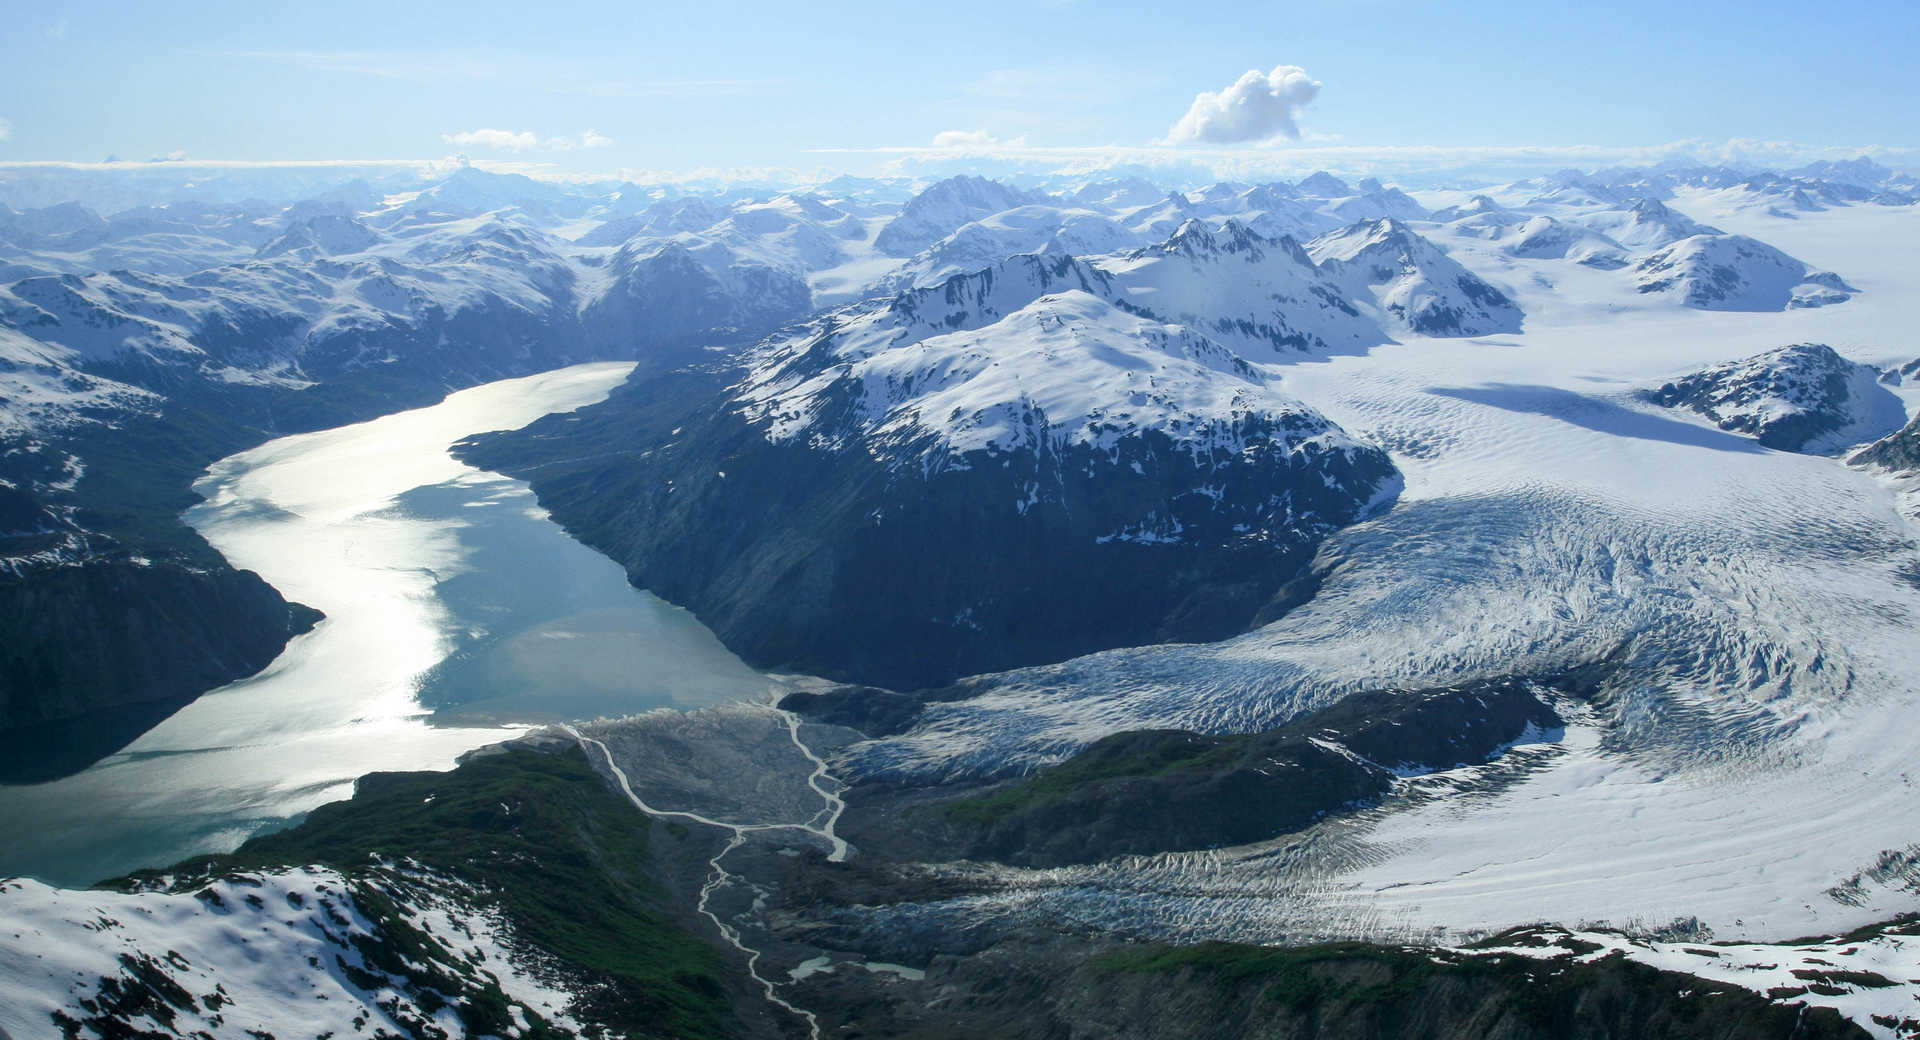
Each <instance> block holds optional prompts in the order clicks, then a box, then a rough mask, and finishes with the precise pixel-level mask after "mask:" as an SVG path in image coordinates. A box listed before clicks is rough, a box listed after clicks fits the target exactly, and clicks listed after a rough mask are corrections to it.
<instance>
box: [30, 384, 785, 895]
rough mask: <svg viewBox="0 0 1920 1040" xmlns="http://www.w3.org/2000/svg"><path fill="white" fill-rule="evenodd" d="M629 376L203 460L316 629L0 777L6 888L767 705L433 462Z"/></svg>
mask: <svg viewBox="0 0 1920 1040" xmlns="http://www.w3.org/2000/svg"><path fill="white" fill-rule="evenodd" d="M632 367H633V366H632V365H631V364H626V363H613V364H590V365H578V366H574V367H572V368H566V369H560V370H557V371H553V372H547V373H543V374H541V375H536V376H528V377H525V378H521V379H509V380H503V381H501V382H497V383H489V384H487V385H484V386H478V387H474V388H472V389H469V390H463V391H460V392H458V393H455V394H452V395H450V396H449V397H448V398H447V399H446V400H445V401H443V402H441V403H440V404H437V405H434V406H432V407H428V408H420V409H415V410H413V411H408V412H400V413H397V414H394V415H389V416H385V417H383V418H380V419H375V420H373V421H371V422H365V423H359V424H356V425H353V426H344V427H340V428H338V429H332V430H323V431H319V432H316V433H308V434H299V435H296V436H292V437H283V438H280V439H278V440H274V441H270V442H268V443H266V444H263V445H261V446H259V447H257V448H254V449H252V450H250V451H246V452H242V453H240V454H238V455H234V456H231V457H229V458H226V459H223V460H221V461H219V462H217V463H215V464H214V465H213V466H212V467H210V468H209V469H208V471H207V474H206V476H205V477H204V478H203V479H202V480H201V481H200V482H199V483H198V484H196V485H195V490H197V491H198V492H199V493H200V494H201V495H202V496H203V497H205V498H206V502H205V503H204V504H202V505H200V506H197V507H195V508H194V509H192V510H190V511H189V512H188V514H187V520H188V522H189V523H191V524H192V525H193V526H194V527H195V528H196V529H197V530H199V532H200V533H201V534H202V535H203V536H205V537H206V539H207V541H209V542H211V543H212V544H213V546H214V547H215V548H216V549H218V550H219V551H220V552H221V553H222V554H223V555H225V556H226V558H227V559H228V560H229V561H230V562H231V563H232V564H233V565H234V566H236V567H240V568H243V569H247V570H252V571H255V572H257V573H259V574H260V576H261V577H263V578H265V579H266V580H267V581H268V582H269V583H271V584H272V585H273V586H274V588H276V589H278V590H279V591H280V593H281V594H282V595H284V596H285V597H286V598H287V599H289V600H294V601H297V602H300V603H305V604H307V605H308V606H312V607H315V608H317V609H319V610H320V611H322V612H324V613H325V614H326V619H325V620H323V621H321V622H320V623H319V624H318V625H317V626H315V628H314V629H313V631H312V632H309V633H307V634H306V635H303V636H300V637H298V638H296V639H295V640H293V641H292V642H291V643H289V644H288V645H287V648H286V650H285V651H284V652H283V653H282V654H281V655H280V656H279V657H278V658H277V659H276V660H274V662H273V663H272V664H271V665H269V666H268V667H267V668H266V669H265V670H264V671H262V672H260V673H259V674H258V675H255V676H252V677H250V678H247V679H243V680H241V681H239V682H235V683H231V684H229V685H227V686H224V687H221V688H220V689H217V690H214V691H212V692H210V693H207V694H206V695H204V696H202V697H200V698H199V699H198V700H196V701H194V702H193V703H191V704H189V705H187V706H186V707H185V708H183V709H181V710H180V711H179V712H177V713H175V714H174V715H172V716H171V717H169V718H168V719H166V720H165V721H164V722H162V723H160V724H159V725H158V726H156V727H154V728H153V729H152V730H149V731H148V732H146V733H145V734H143V735H142V736H141V737H140V738H139V739H138V740H136V741H134V742H133V743H132V744H131V745H129V746H128V747H127V748H125V749H124V750H123V751H121V752H119V753H118V754H115V755H113V756H111V757H109V758H106V759H103V760H102V761H100V762H99V763H97V764H95V765H94V766H93V767H92V768H89V769H87V770H86V771H84V772H81V773H78V774H75V775H73V776H70V777H66V778H64V779H61V780H58V781H54V782H52V783H46V784H37V785H32V786H25V787H4V788H0V834H5V835H7V839H6V841H5V843H4V845H3V846H0V877H5V876H9V875H27V876H31V877H36V878H39V879H41V880H43V881H48V882H51V883H54V884H60V885H84V884H89V883H91V882H94V881H98V880H100V879H102V878H105V877H110V876H114V875H117V874H121V873H125V872H127V871H129V870H132V869H135V868H139V867H150V866H164V865H167V864H170V863H174V862H177V861H179V860H181V859H183V858H186V857H187V856H191V855H195V854H198V853H203V852H215V851H226V850H230V849H232V848H234V847H236V846H237V845H239V844H240V842H242V841H244V840H245V839H246V838H247V837H248V836H249V835H251V834H253V833H255V832H257V831H259V830H261V829H263V828H266V827H272V826H277V825H280V824H282V823H284V821H286V820H288V819H289V818H292V817H297V816H298V815H299V814H302V813H304V812H306V811H308V810H310V809H312V808H313V807H315V806H317V805H320V804H322V803H325V802H329V801H334V800H337V799H340V798H344V797H346V796H347V795H348V794H350V793H351V791H352V786H353V781H354V780H355V779H356V778H358V777H359V776H361V775H364V774H366V773H369V772H376V771H381V770H406V769H447V768H451V767H452V766H453V764H454V762H455V760H456V759H457V758H458V756H459V755H461V754H462V753H463V752H466V751H468V750H471V749H473V748H475V747H479V746H481V745H485V744H491V743H495V742H497V741H500V740H503V739H507V738H509V737H512V736H514V735H516V734H517V733H520V732H524V731H525V730H526V729H528V728H529V727H530V726H533V725H537V724H541V723H547V722H558V721H567V720H575V719H591V718H597V717H601V716H619V715H629V714H634V713H636V712H642V711H647V710H650V709H655V708H691V707H699V706H702V705H707V704H714V703H720V702H724V701H737V700H759V699H765V698H766V697H767V696H768V695H769V693H770V691H771V689H772V687H773V683H772V682H771V681H770V680H769V679H768V678H767V677H766V676H764V675H762V674H760V673H758V672H756V671H754V670H753V669H751V668H749V667H747V666H746V665H745V664H743V663H742V662H741V661H740V660H739V659H738V658H737V657H735V656H734V655H733V654H732V653H730V652H728V651H727V650H726V648H725V647H723V646H721V645H720V643H719V641H718V640H717V639H715V638H714V636H713V634H712V633H711V632H709V631H708V630H707V629H706V628H705V626H703V625H701V624H700V622H699V621H698V620H696V619H695V618H694V617H693V616H692V615H691V614H689V613H687V612H686V611H684V610H681V609H679V608H677V607H674V606H672V605H670V604H667V603H665V602H663V601H661V600H660V599H659V598H657V597H655V596H652V595H650V594H648V593H647V592H645V591H642V590H640V589H636V588H634V587H633V586H632V585H630V584H628V582H627V579H626V573H625V571H624V570H623V569H622V568H621V567H620V566H619V565H618V564H615V563H614V562H612V561H611V560H608V559H607V558H605V557H603V556H601V555H599V554H598V553H595V552H594V551H592V550H590V549H588V548H586V547H585V546H583V545H581V544H580V543H578V542H576V541H574V540H573V539H572V538H571V537H570V536H568V535H567V534H566V532H565V531H563V530H561V529H560V527H559V526H558V525H556V524H555V523H553V521H552V520H551V519H549V518H548V516H547V514H546V512H545V510H543V509H541V508H540V506H539V504H538V503H537V502H536V501H535V500H534V497H533V494H532V492H531V491H529V490H528V489H527V486H526V485H525V484H524V483H522V482H520V481H516V480H509V479H507V478H505V477H502V476H500V475H498V474H495V473H488V472H484V471H481V470H476V469H474V468H473V467H471V466H467V465H465V464H463V463H461V462H460V461H458V460H456V459H455V458H453V456H452V455H451V454H449V452H448V449H449V447H450V446H451V445H452V444H454V443H455V442H456V441H459V440H460V439H462V438H464V437H467V436H470V435H472V434H476V433H482V432H486V431H490V430H510V429H517V428H519V427H521V426H524V425H526V424H528V423H530V422H532V421H533V420H535V419H538V418H539V417H541V416H542V415H546V414H549V413H552V412H565V411H571V410H573V409H576V408H580V407H583V406H585V405H588V404H592V403H594V402H597V401H599V400H601V399H603V398H604V397H605V396H606V395H607V393H608V392H609V391H611V390H612V389H613V388H614V387H615V386H617V385H619V384H620V383H621V382H622V381H623V380H624V379H625V378H626V376H627V374H628V373H629V372H630V371H631V369H632Z"/></svg>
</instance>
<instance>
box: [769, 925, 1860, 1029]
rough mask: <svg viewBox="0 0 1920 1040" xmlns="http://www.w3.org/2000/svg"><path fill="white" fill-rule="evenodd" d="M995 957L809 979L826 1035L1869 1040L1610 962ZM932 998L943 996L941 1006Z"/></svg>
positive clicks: (1166, 954)
mask: <svg viewBox="0 0 1920 1040" xmlns="http://www.w3.org/2000/svg"><path fill="white" fill-rule="evenodd" d="M1061 945H1062V946H1063V947H1064V948H1042V949H1037V950H1032V949H1030V950H1024V951H1022V950H1006V951H1002V950H994V951H989V952H987V953H985V954H976V955H974V956H971V957H964V958H962V957H942V958H938V959H936V960H934V961H933V962H932V963H930V964H929V966H928V968H927V971H926V976H925V978H924V980H923V981H919V982H915V983H913V984H911V985H901V984H898V983H894V984H891V985H889V984H886V983H881V982H875V981H872V973H869V972H835V973H826V974H817V975H813V976H810V977H809V978H808V979H807V981H806V982H805V983H803V984H802V985H800V986H799V987H796V990H797V996H796V999H797V1000H799V1001H801V1002H802V1003H805V1004H806V1005H807V1006H809V1007H812V1008H815V1009H818V1011H819V1013H820V1014H821V1024H822V1026H823V1027H824V1028H823V1032H825V1033H827V1034H829V1035H831V1034H832V1033H833V1032H834V1031H835V1030H839V1029H848V1028H856V1029H858V1030H860V1031H861V1033H862V1034H864V1035H884V1036H909V1035H911V1036H956V1037H957V1036H994V1037H1006V1038H1010V1040H1025V1038H1032V1040H1039V1038H1042V1037H1044V1038H1048V1040H1056V1038H1069V1040H1078V1038H1091V1037H1115V1038H1123V1040H1130V1038H1138V1040H1163V1038H1192V1040H1201V1038H1208V1040H1212V1038H1224V1037H1250V1038H1261V1040H1319V1038H1326V1040H1334V1038H1339V1040H1416V1038H1417V1040H1602V1038H1605V1040H1614V1038H1619V1037H1635V1038H1640V1040H1696V1038H1697V1040H1722V1038H1725V1037H1735V1036H1738V1037H1752V1038H1756V1040H1758V1038H1777V1040H1788V1038H1794V1040H1813V1038H1841V1037H1846V1038H1855V1037H1858V1038H1865V1037H1866V1036H1867V1035H1868V1034H1867V1033H1866V1031H1865V1030H1863V1029H1861V1028H1860V1027H1859V1026H1857V1025H1855V1024H1853V1023H1851V1022H1849V1021H1847V1020H1846V1019H1844V1018H1842V1017H1841V1016H1840V1015H1839V1014H1837V1013H1835V1012H1834V1011H1833V1010H1832V1009H1831V1008H1807V1007H1805V1006H1803V1005H1799V1004H1793V1003H1773V1002H1769V1001H1768V1000H1767V998H1765V997H1763V996H1761V995H1760V994H1757V993H1753V992H1750V991H1747V990H1743V989H1740V988H1738V987H1735V986H1730V985H1726V984H1721V983H1711V982H1705V981H1703V980H1701V979H1699V978H1697V977H1695V976H1692V975H1685V974H1681V973H1679V972H1671V971H1661V970H1657V969H1655V968H1651V967H1647V966H1645V965H1641V964H1635V963H1632V962H1629V961H1624V960H1621V959H1619V958H1610V959H1605V960H1599V961H1594V962H1579V961H1572V962H1570V961H1551V962H1538V961H1533V960H1529V959H1527V958H1524V957H1516V956H1510V955H1485V956H1475V955H1467V954H1461V953H1454V952H1448V951H1438V952H1437V951H1433V950H1427V949H1419V948H1405V947H1392V946H1372V945H1363V944H1358V943H1353V944H1341V945H1330V946H1305V947H1291V948H1278V947H1262V946H1240V945H1234V944H1228V943H1205V944H1200V945H1196V946H1165V945H1156V944H1141V945H1121V946H1110V947H1107V948H1105V949H1094V950H1087V949H1085V948H1081V949H1075V948H1074V947H1073V946H1071V945H1069V944H1061ZM933 994H938V997H937V999H934V998H933V996H932V995H933Z"/></svg>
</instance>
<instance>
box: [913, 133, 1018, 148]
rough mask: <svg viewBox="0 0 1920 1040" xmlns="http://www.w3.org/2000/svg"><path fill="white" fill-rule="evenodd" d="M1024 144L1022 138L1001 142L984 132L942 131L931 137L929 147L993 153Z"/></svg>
mask: <svg viewBox="0 0 1920 1040" xmlns="http://www.w3.org/2000/svg"><path fill="white" fill-rule="evenodd" d="M1026 144H1027V139H1026V138H1024V137H1016V138H1014V139H1013V140H1011V141H1002V140H1000V139H999V138H997V137H995V136H993V135H992V134H989V133H987V132H986V131H985V130H942V131H940V132H939V133H937V134H934V135H933V144H932V145H931V147H933V148H937V149H939V150H941V151H949V152H993V151H999V150H1001V149H1005V148H1024V147H1026Z"/></svg>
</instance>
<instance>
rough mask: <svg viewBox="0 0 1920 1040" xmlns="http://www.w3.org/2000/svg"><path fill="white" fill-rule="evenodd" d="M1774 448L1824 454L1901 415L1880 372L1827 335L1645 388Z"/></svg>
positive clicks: (1891, 424) (1652, 396)
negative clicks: (1835, 345) (1829, 343)
mask: <svg viewBox="0 0 1920 1040" xmlns="http://www.w3.org/2000/svg"><path fill="white" fill-rule="evenodd" d="M1646 396H1647V399H1648V400H1650V401H1652V402H1653V403H1655V404H1658V405H1663V406H1665V407H1668V408H1685V409H1687V410H1688V411H1691V412H1695V413H1697V414H1699V415H1702V416H1704V417H1706V418H1707V419H1709V420H1711V421H1712V422H1713V424H1714V425H1716V426H1718V427H1720V428H1721V429H1723V430H1726V431H1728V432H1731V433H1741V434H1746V435H1747V436H1750V437H1752V438H1754V439H1755V440H1757V441H1759V442H1760V443H1761V444H1763V445H1765V446H1767V447H1769V448H1774V449H1777V450H1779V451H1799V452H1808V453H1812V454H1825V453H1829V452H1835V451H1839V450H1841V449H1844V448H1848V447H1851V446H1853V445H1856V444H1862V443H1865V442H1867V441H1870V440H1873V439H1874V438H1876V437H1879V436H1881V435H1882V434H1884V433H1886V432H1887V431H1889V430H1893V429H1896V428H1897V427H1899V425H1900V424H1901V423H1902V422H1903V421H1905V419H1906V410H1905V408H1904V407H1903V406H1902V405H1901V403H1900V399H1899V398H1898V397H1896V396H1894V394H1893V393H1892V392H1891V391H1889V390H1888V389H1887V388H1886V387H1884V386H1882V385H1881V384H1880V382H1879V373H1878V372H1877V371H1876V370H1874V369H1873V368H1871V367H1869V366H1867V365H1861V364H1856V363H1854V362H1852V361H1848V360H1847V359H1846V358H1843V357H1841V356H1840V355H1839V354H1838V353H1837V352H1835V351H1834V349H1833V348H1832V347H1829V346H1827V345H1826V344H1824V343H1798V344H1795V345H1793V346H1790V347H1782V348H1780V349H1779V350H1771V351H1768V352H1767V353H1765V354H1759V355H1755V356H1754V357H1750V358H1744V359H1742V360H1739V361H1730V362H1727V363H1725V364H1721V365H1715V366H1713V367H1711V368H1706V369H1702V370H1701V371H1698V372H1695V373H1693V374H1691V375H1688V376H1685V377H1682V378H1680V379H1676V380H1674V381H1673V382H1670V383H1666V384H1664V385H1662V386H1660V387H1659V388H1658V389H1656V390H1651V391H1648V392H1647V395H1646Z"/></svg>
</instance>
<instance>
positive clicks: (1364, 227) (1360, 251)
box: [1307, 219, 1520, 336]
mask: <svg viewBox="0 0 1920 1040" xmlns="http://www.w3.org/2000/svg"><path fill="white" fill-rule="evenodd" d="M1307 252H1308V253H1310V254H1311V255H1312V256H1313V258H1314V260H1315V261H1317V262H1318V263H1319V264H1320V266H1321V267H1322V268H1324V269H1325V270H1326V271H1327V272H1328V273H1329V274H1331V275H1332V277H1333V278H1334V279H1335V281H1336V282H1337V283H1338V284H1340V285H1341V286H1342V287H1344V288H1345V289H1346V290H1347V291H1348V292H1349V293H1350V294H1351V295H1353V296H1355V297H1358V298H1362V299H1364V298H1366V297H1367V296H1369V295H1371V296H1372V297H1373V298H1374V299H1376V300H1377V301H1378V304H1379V307H1380V309H1381V310H1382V311H1384V312H1385V313H1386V314H1387V315H1388V316H1389V317H1390V318H1391V319H1392V320H1393V321H1394V322H1395V323H1397V324H1398V325H1399V326H1401V327H1403V328H1405V329H1407V330H1409V331H1412V332H1417V333H1421V334H1423V335H1429V336H1484V335H1488V334H1490V333H1495V332H1516V331H1518V330H1519V328H1520V308H1519V307H1517V306H1515V305H1514V303H1513V301H1512V300H1510V299H1508V298H1507V297H1506V296H1505V295H1504V294H1502V293H1501V292H1500V290H1498V289H1495V288H1494V287H1493V286H1491V285H1488V284H1487V283H1486V282H1485V281H1483V280H1481V279H1480V278H1479V277H1477V276H1475V275H1474V274H1472V273H1471V272H1469V271H1468V270H1467V269H1466V268H1464V267H1462V266H1460V264H1459V263H1458V262H1457V261H1455V260H1453V259H1452V258H1450V257H1448V256H1447V255H1446V254H1445V253H1443V252H1441V251H1440V249H1439V248H1438V247H1436V246H1435V245H1434V244H1433V243H1431V242H1429V241H1427V240H1426V239H1424V238H1422V237H1420V236H1419V235H1418V234H1416V233H1415V232H1414V231H1413V229H1412V228H1410V227H1408V226H1407V225H1405V224H1403V223H1401V222H1399V221H1397V220H1392V219H1382V220H1375V221H1362V222H1360V223H1357V224H1354V225H1352V226H1350V227H1347V228H1343V229H1341V230H1339V231H1334V232H1329V233H1328V234H1325V235H1322V236H1320V237H1319V238H1316V239H1314V240H1313V241H1312V242H1310V243H1308V244H1307Z"/></svg>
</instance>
